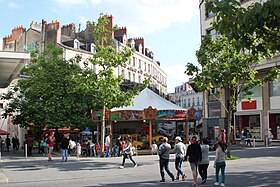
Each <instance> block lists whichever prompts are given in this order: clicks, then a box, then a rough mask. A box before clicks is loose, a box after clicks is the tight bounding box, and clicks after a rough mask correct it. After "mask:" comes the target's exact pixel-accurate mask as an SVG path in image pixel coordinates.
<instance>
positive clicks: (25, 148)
mask: <svg viewBox="0 0 280 187" xmlns="http://www.w3.org/2000/svg"><path fill="white" fill-rule="evenodd" d="M24 150H25V161H27V144H25V146H24Z"/></svg>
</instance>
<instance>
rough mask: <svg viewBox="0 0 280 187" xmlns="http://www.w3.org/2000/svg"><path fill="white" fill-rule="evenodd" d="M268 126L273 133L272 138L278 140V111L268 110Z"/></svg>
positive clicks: (279, 132) (279, 138) (279, 130)
mask: <svg viewBox="0 0 280 187" xmlns="http://www.w3.org/2000/svg"><path fill="white" fill-rule="evenodd" d="M269 128H270V129H271V132H272V134H273V140H280V111H270V112H269Z"/></svg>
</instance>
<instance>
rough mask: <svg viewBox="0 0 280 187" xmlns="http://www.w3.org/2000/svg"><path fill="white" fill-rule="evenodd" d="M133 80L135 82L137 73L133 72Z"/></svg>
mask: <svg viewBox="0 0 280 187" xmlns="http://www.w3.org/2000/svg"><path fill="white" fill-rule="evenodd" d="M133 82H135V74H134V73H133Z"/></svg>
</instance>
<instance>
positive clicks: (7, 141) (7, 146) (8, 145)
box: [5, 135, 11, 152]
mask: <svg viewBox="0 0 280 187" xmlns="http://www.w3.org/2000/svg"><path fill="white" fill-rule="evenodd" d="M5 143H6V148H7V152H10V146H11V139H10V138H9V135H7V138H6V139H5Z"/></svg>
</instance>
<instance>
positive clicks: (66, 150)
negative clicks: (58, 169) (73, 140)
mask: <svg viewBox="0 0 280 187" xmlns="http://www.w3.org/2000/svg"><path fill="white" fill-rule="evenodd" d="M61 154H62V160H61V161H65V162H66V161H67V159H68V149H62V150H61Z"/></svg>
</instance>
